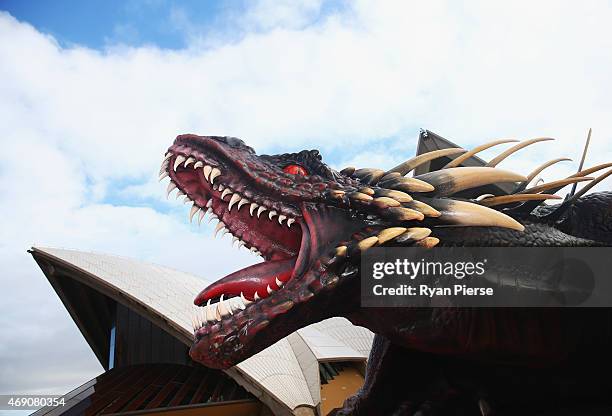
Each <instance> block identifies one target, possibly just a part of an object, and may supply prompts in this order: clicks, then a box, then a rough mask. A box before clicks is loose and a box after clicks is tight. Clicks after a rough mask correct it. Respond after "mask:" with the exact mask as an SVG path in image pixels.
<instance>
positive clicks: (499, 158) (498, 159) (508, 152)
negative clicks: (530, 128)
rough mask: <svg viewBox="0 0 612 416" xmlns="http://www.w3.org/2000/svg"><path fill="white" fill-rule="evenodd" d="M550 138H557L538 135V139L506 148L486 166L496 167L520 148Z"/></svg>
mask: <svg viewBox="0 0 612 416" xmlns="http://www.w3.org/2000/svg"><path fill="white" fill-rule="evenodd" d="M549 140H555V139H553V138H551V137H538V138H536V139H530V140H525V141H523V142H520V143H519V144H517V145H514V146H512V147H511V148H510V149H507V150H505V151H504V152H503V153H501V154H500V155H499V156H497V157H495V158H493V159H491V160H490V161H489V163H487V164H486V166H488V167H495V166H497V165H498V164H499V162H501V161H502V160H504V159H505V158H507V157H508V156H510V155H511V154H512V153H515V152H517V151H519V150H521V149H522V148H523V147H527V146H529V145H531V144H534V143H538V142H546V141H549Z"/></svg>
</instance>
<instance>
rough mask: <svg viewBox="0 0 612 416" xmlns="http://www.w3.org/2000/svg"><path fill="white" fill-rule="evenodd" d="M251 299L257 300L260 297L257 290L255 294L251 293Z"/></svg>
mask: <svg viewBox="0 0 612 416" xmlns="http://www.w3.org/2000/svg"><path fill="white" fill-rule="evenodd" d="M253 299H255V300H256V301H258V300H259V299H261V298H260V297H259V293H257V291H255V294H254V295H253Z"/></svg>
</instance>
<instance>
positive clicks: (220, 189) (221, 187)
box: [213, 183, 225, 192]
mask: <svg viewBox="0 0 612 416" xmlns="http://www.w3.org/2000/svg"><path fill="white" fill-rule="evenodd" d="M216 186H217V185H213V188H214V187H216ZM224 189H225V186H223V184H222V183H220V184H219V192H221V191H223V190H224Z"/></svg>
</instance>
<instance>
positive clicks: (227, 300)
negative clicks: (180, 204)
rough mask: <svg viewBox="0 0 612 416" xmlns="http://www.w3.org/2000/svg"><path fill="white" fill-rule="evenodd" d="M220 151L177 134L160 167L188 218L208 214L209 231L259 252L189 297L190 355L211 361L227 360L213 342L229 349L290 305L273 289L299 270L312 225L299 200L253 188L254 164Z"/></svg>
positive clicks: (214, 364) (208, 140) (224, 146)
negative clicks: (193, 311) (193, 308)
mask: <svg viewBox="0 0 612 416" xmlns="http://www.w3.org/2000/svg"><path fill="white" fill-rule="evenodd" d="M223 139H225V138H223ZM229 139H231V138H229ZM228 151H231V148H230V149H229V150H228V146H227V144H225V143H223V144H219V143H218V141H216V140H215V139H212V138H203V137H198V136H189V135H188V136H179V138H177V140H176V141H175V143H174V144H173V145H172V146H171V147H170V149H169V152H168V153H167V154H166V157H165V159H164V162H163V164H162V173H161V175H162V176H163V177H165V176H166V175H167V176H169V177H170V183H169V185H168V191H167V192H168V194H169V193H170V192H172V191H173V190H175V189H178V195H177V197H178V196H181V195H184V197H185V203H188V202H191V203H193V205H192V208H191V211H190V214H189V215H190V219H191V220H194V219H197V220H198V221H202V220H203V218H204V217H205V215H206V214H207V213H208V214H210V216H211V218H212V219H218V220H219V223H218V224H217V227H216V229H215V235H217V234H218V233H222V234H225V233H229V234H231V235H232V236H233V240H234V241H233V242H234V243H237V244H238V246H239V247H240V246H244V247H246V248H247V249H249V250H250V251H252V252H254V253H255V254H258V255H260V256H262V257H263V259H264V261H263V262H261V263H258V264H255V265H252V266H249V267H246V268H244V269H242V270H238V271H236V272H234V273H231V274H230V275H228V276H226V277H224V278H222V279H220V280H218V281H216V282H215V283H213V284H212V285H210V286H208V287H207V288H205V289H204V290H203V291H202V292H200V294H199V295H198V296H197V297H196V298H195V300H194V303H195V304H196V305H198V306H200V307H201V309H200V312H199V314H198V315H197V316H196V317H194V321H193V325H194V335H195V345H198V348H197V350H195V349H193V348H192V354H194V353H197V354H198V358H199V359H200V360H204V361H205V362H207V365H209V366H211V367H227V366H229V364H230V361H227V362H224V361H223V359H222V356H223V354H220V353H219V351H218V350H219V349H220V348H224V349H227V348H231V349H232V351H234V352H235V351H236V350H237V349H240V348H241V347H242V345H244V343H245V342H246V341H247V339H251V338H252V337H253V336H255V335H256V333H257V332H258V331H259V330H261V329H263V328H264V327H265V326H267V324H268V323H269V321H270V320H271V319H273V318H275V317H276V316H277V315H279V314H282V313H285V312H287V311H289V310H290V309H291V308H292V307H293V305H294V302H295V301H296V299H294V297H293V296H290V295H285V296H282V295H281V296H278V294H282V292H284V290H282V289H283V288H284V287H285V286H286V285H289V284H291V282H292V279H294V278H295V277H296V276H298V275H300V273H302V272H303V271H304V270H305V268H306V263H307V262H308V260H309V254H310V249H311V244H310V238H309V237H311V236H310V232H311V231H310V229H309V225H310V226H311V227H313V228H317V226H315V225H314V224H313V223H312V221H310V224H308V222H309V221H308V217H309V215H308V214H306V215H303V214H304V211H306V208H305V207H301V209H300V210H298V209H296V208H295V207H294V206H288V205H283V204H282V203H280V202H278V201H275V200H274V199H272V197H270V196H268V195H267V194H266V192H258V191H257V187H256V184H257V183H258V182H261V181H262V178H260V177H258V176H257V174H256V170H254V169H249V168H248V167H247V168H246V169H245V166H244V165H241V164H236V163H235V159H234V158H232V157H230V155H227V154H226V152H228ZM245 183H247V184H249V186H246V185H245ZM254 185H255V186H254ZM196 351H197V352H196ZM203 356H208V357H210V359H208V360H207V359H205V358H204V357H203ZM220 356H221V357H220ZM228 360H229V357H228Z"/></svg>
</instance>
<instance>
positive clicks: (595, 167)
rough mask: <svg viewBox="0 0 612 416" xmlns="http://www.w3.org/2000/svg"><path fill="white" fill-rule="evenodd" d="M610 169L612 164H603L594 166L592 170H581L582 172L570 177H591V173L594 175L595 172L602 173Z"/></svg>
mask: <svg viewBox="0 0 612 416" xmlns="http://www.w3.org/2000/svg"><path fill="white" fill-rule="evenodd" d="M609 167H612V163H602V164H601V165H596V166H593V167H591V168H588V169H584V170H581V171H580V172H577V173H574V174H573V175H571V176H569V177H570V178H578V177H580V176H586V175H590V174H591V173H594V172H597V171H600V170H602V169H606V168H609Z"/></svg>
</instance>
